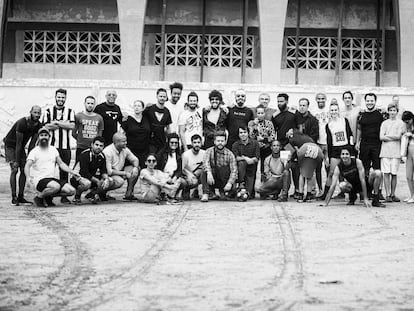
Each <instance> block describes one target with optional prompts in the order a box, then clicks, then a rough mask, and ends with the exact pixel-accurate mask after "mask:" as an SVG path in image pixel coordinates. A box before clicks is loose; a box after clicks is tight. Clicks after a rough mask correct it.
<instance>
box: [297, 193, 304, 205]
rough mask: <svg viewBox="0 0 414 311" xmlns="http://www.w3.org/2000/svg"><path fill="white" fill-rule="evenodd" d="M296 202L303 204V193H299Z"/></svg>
mask: <svg viewBox="0 0 414 311" xmlns="http://www.w3.org/2000/svg"><path fill="white" fill-rule="evenodd" d="M296 201H297V202H298V203H303V193H298V196H297V199H296Z"/></svg>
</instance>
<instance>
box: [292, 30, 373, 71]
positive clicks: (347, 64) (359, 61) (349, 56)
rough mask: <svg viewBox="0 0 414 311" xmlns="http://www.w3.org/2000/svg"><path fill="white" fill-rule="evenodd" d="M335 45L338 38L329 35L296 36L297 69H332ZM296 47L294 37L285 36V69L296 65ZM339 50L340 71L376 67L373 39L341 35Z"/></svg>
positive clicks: (333, 66)
mask: <svg viewBox="0 0 414 311" xmlns="http://www.w3.org/2000/svg"><path fill="white" fill-rule="evenodd" d="M337 44H338V40H337V38H332V37H299V50H298V54H299V58H298V66H299V68H300V69H335V60H336V48H337ZM380 44H381V43H380ZM380 48H381V46H380ZM295 49H296V37H294V36H288V37H286V68H295ZM341 53H342V54H341V69H343V70H376V68H377V64H376V57H377V40H376V39H375V38H342V49H341ZM380 66H381V62H380Z"/></svg>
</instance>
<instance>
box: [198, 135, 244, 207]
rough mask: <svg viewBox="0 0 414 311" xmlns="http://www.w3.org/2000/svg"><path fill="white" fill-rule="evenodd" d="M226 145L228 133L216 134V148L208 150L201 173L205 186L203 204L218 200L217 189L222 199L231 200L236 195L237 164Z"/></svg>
mask: <svg viewBox="0 0 414 311" xmlns="http://www.w3.org/2000/svg"><path fill="white" fill-rule="evenodd" d="M225 144H226V133H224V132H216V134H215V135H214V146H213V147H210V148H208V149H207V150H206V153H205V154H204V159H203V163H204V168H203V172H202V173H201V183H202V185H203V195H202V197H201V202H208V200H209V199H213V198H216V196H215V189H216V188H218V189H219V192H220V198H221V199H226V198H231V197H234V195H235V182H236V178H237V162H236V158H235V156H234V154H233V152H231V151H230V150H229V149H227V148H226V147H225Z"/></svg>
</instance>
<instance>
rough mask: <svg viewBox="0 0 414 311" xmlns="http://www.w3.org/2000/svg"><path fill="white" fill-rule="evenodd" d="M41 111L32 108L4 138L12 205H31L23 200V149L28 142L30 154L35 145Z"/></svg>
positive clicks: (24, 156)
mask: <svg viewBox="0 0 414 311" xmlns="http://www.w3.org/2000/svg"><path fill="white" fill-rule="evenodd" d="M41 114H42V110H41V108H40V107H39V106H33V107H32V109H31V110H30V116H29V117H24V118H21V119H19V120H17V122H16V123H14V125H13V126H12V128H11V129H10V131H9V132H8V133H7V135H6V137H5V138H4V149H5V155H6V161H7V162H8V163H10V168H11V173H10V187H11V192H12V205H19V204H32V202H29V201H27V200H26V199H25V198H24V186H25V185H26V175H25V173H24V166H25V165H26V151H25V147H26V144H27V143H28V141H29V140H30V144H29V148H28V151H29V152H30V151H31V150H32V149H33V148H34V146H35V143H36V140H37V132H38V131H39V129H40V126H41V124H40V122H39V120H40V116H41ZM19 169H20V176H19V194H18V196H16V193H17V184H16V179H17V178H16V177H17V173H18V171H19Z"/></svg>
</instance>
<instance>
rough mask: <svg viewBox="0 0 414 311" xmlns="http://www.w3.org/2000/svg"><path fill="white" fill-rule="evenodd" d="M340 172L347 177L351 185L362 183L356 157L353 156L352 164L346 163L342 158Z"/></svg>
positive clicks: (339, 166) (339, 165)
mask: <svg viewBox="0 0 414 311" xmlns="http://www.w3.org/2000/svg"><path fill="white" fill-rule="evenodd" d="M338 168H339V172H340V174H341V176H342V177H343V178H344V179H346V180H347V181H348V182H349V183H350V184H351V185H357V184H360V183H361V181H360V180H359V173H358V167H357V165H356V159H354V158H351V164H350V165H345V164H344V162H343V161H342V160H341V162H339V164H338Z"/></svg>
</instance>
